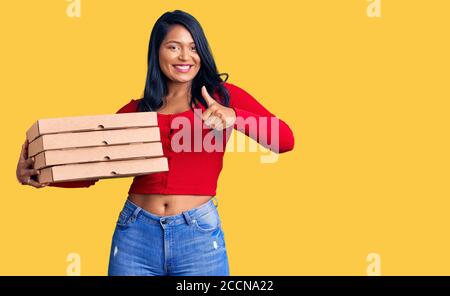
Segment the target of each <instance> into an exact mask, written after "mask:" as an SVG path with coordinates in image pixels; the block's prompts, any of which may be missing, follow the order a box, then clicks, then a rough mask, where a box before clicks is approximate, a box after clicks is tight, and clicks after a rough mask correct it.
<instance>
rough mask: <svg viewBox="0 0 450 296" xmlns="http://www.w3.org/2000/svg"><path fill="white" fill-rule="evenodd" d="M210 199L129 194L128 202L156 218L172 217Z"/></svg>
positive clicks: (208, 197)
mask: <svg viewBox="0 0 450 296" xmlns="http://www.w3.org/2000/svg"><path fill="white" fill-rule="evenodd" d="M211 198H212V196H210V195H179V194H177V195H168V194H130V195H129V196H128V200H130V201H131V202H132V203H134V204H136V205H137V206H139V207H141V208H142V209H144V210H146V211H147V212H150V213H152V214H154V215H158V216H173V215H178V214H181V213H182V212H184V211H188V210H191V209H193V208H196V207H198V206H200V205H202V204H204V203H206V202H207V201H209V200H210V199H211Z"/></svg>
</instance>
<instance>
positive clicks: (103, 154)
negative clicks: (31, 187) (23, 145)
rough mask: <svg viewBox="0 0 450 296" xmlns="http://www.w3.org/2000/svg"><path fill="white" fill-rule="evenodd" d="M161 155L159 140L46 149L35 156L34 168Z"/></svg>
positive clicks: (161, 149)
mask: <svg viewBox="0 0 450 296" xmlns="http://www.w3.org/2000/svg"><path fill="white" fill-rule="evenodd" d="M161 156H163V148H162V144H161V142H152V143H134V144H123V145H111V146H103V147H102V146H98V147H87V148H73V149H58V150H47V151H42V152H40V153H39V154H37V155H36V156H35V161H34V168H35V169H42V168H45V167H49V166H55V165H62V164H73V163H85V162H98V161H114V160H124V159H134V158H150V157H161Z"/></svg>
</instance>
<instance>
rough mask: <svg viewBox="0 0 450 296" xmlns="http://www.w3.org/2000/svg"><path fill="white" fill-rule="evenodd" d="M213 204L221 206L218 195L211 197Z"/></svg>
mask: <svg viewBox="0 0 450 296" xmlns="http://www.w3.org/2000/svg"><path fill="white" fill-rule="evenodd" d="M211 200H212V202H213V204H214V205H215V206H216V208H217V207H219V200H218V199H217V196H215V195H214V196H213V198H211Z"/></svg>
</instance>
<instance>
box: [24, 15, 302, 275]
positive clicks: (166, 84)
mask: <svg viewBox="0 0 450 296" xmlns="http://www.w3.org/2000/svg"><path fill="white" fill-rule="evenodd" d="M225 75H226V74H225ZM220 76H221V75H220V74H218V71H217V67H216V64H215V61H214V59H213V56H212V54H211V51H210V48H209V45H208V42H207V39H206V36H205V34H204V32H203V30H202V28H201V26H200V24H199V23H198V21H197V20H196V19H195V18H194V17H193V16H191V15H190V14H188V13H186V12H183V11H180V10H175V11H173V12H166V13H164V14H163V15H162V16H161V17H160V18H159V19H158V20H157V22H156V23H155V25H154V27H153V30H152V33H151V36H150V42H149V50H148V72H147V79H146V85H145V90H144V96H143V98H141V99H139V100H131V101H130V102H129V103H128V104H126V105H125V106H123V107H122V108H120V110H119V111H118V112H117V113H124V112H145V111H154V112H157V116H158V126H159V128H160V134H161V142H162V145H163V153H164V156H165V157H167V159H168V164H169V171H168V172H160V173H154V174H149V175H145V176H136V177H135V178H134V179H133V183H132V185H131V187H130V190H129V192H128V198H127V200H126V202H125V205H124V207H123V209H122V211H121V212H120V214H119V217H118V221H117V224H116V229H115V231H114V235H113V239H112V244H111V253H110V261H109V269H108V274H109V275H229V266H228V257H227V252H226V245H225V239H224V233H223V230H222V226H221V220H220V217H219V215H218V212H217V209H216V207H217V200H216V196H215V195H216V186H217V180H218V177H219V174H220V171H221V169H222V160H223V154H224V150H225V149H216V150H214V151H211V150H208V151H206V150H205V147H201V149H200V150H199V149H196V148H198V147H193V146H194V144H193V143H187V142H186V143H187V146H186V143H182V144H181V141H180V137H179V134H181V129H182V127H183V126H182V124H179V122H178V125H177V124H176V121H177V120H179V119H180V118H184V119H185V121H184V122H185V123H186V122H187V123H190V124H192V125H190V130H189V131H191V132H192V133H190V134H188V136H193V137H195V135H194V134H195V129H196V127H198V125H197V126H196V124H195V123H196V122H199V121H200V123H201V124H202V126H201V129H200V131H201V134H200V135H201V137H202V139H206V137H210V132H212V131H213V132H222V133H218V135H219V136H215V137H213V139H212V141H211V143H212V142H214V144H215V145H217V144H218V146H219V147H222V148H224V147H225V145H226V142H227V140H228V136H229V133H223V132H224V131H230V130H232V129H233V128H235V129H237V130H239V131H241V132H243V133H245V134H246V135H247V136H250V137H252V138H253V139H255V140H256V141H258V142H259V143H260V144H262V145H264V146H265V147H267V148H270V149H272V150H273V151H275V152H277V153H283V152H286V151H289V150H292V149H293V147H294V137H293V134H292V131H291V130H290V128H289V127H288V126H287V125H286V123H284V122H283V121H282V120H280V119H278V118H276V117H275V115H273V114H272V113H270V112H269V111H268V110H267V109H265V108H264V107H263V106H262V105H261V104H259V103H258V102H257V101H256V99H254V98H253V97H252V96H251V95H250V94H248V93H247V92H246V91H244V90H243V89H241V88H239V87H237V86H235V85H233V84H230V83H226V82H224V81H223V80H222V79H221V78H220ZM227 77H228V75H227ZM210 94H212V95H210ZM194 108H195V109H194ZM197 111H199V112H197ZM196 117H197V118H196ZM199 117H201V120H198V119H199ZM251 119H254V120H253V121H252V120H251ZM239 120H241V121H240V122H241V123H249V122H250V123H252V124H253V125H254V126H253V127H250V126H249V125H245V124H238V122H239ZM264 120H265V121H266V122H264ZM270 122H275V123H276V124H275V126H276V127H277V129H276V130H275V131H272V130H271V129H270V128H269V127H268V123H269V124H270ZM253 128H254V129H253ZM175 139H176V140H175ZM185 140H186V139H183V141H185ZM192 142H195V141H192ZM274 142H275V143H276V145H273V143H274ZM202 143H203V144H204V143H205V142H202ZM269 143H270V144H269ZM180 145H182V146H183V147H184V148H186V147H188V148H192V149H184V150H183V149H178V148H179V146H180ZM27 147H28V143H27V142H26V141H25V143H24V145H23V147H22V152H21V156H20V160H19V164H18V166H17V178H18V180H19V182H21V183H22V184H27V185H30V186H34V187H37V188H41V187H45V186H47V185H50V186H58V187H67V188H74V187H89V186H91V185H93V184H94V183H95V182H97V181H98V180H92V181H74V182H63V183H52V184H39V183H37V182H36V181H35V180H33V179H32V178H31V177H32V176H34V175H36V174H37V173H38V172H37V171H36V170H34V169H32V167H33V159H27V156H28V153H27ZM215 147H217V146H215ZM214 201H216V202H214Z"/></svg>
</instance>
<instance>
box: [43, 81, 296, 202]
mask: <svg viewBox="0 0 450 296" xmlns="http://www.w3.org/2000/svg"><path fill="white" fill-rule="evenodd" d="M224 86H225V87H226V88H227V89H228V91H229V93H230V104H229V107H230V108H232V109H233V110H234V111H235V112H236V118H237V120H236V122H235V124H234V126H233V127H229V128H228V129H227V130H228V131H229V132H231V129H232V128H234V129H236V130H238V131H240V132H243V133H245V134H246V135H247V136H249V137H251V138H252V139H254V140H255V141H257V142H258V143H259V144H261V145H263V146H264V147H266V148H269V149H271V150H272V151H274V152H277V153H283V152H287V151H290V150H292V149H293V148H294V136H293V133H292V131H291V129H290V128H289V126H288V125H287V124H286V123H285V122H284V121H282V120H281V119H278V118H277V117H276V116H275V115H274V114H272V113H270V112H269V111H268V110H267V109H266V108H264V106H262V105H261V104H260V103H259V102H258V101H257V100H256V99H255V98H253V97H252V96H251V95H250V94H249V93H247V92H246V91H245V90H243V89H241V88H239V87H238V86H236V85H233V84H231V83H226V82H225V83H224ZM213 97H214V98H218V97H219V96H218V95H217V93H216V92H215V93H214V95H213ZM216 100H217V99H216ZM217 101H218V102H219V103H220V100H217ZM138 103H139V100H131V101H130V102H129V103H128V104H126V105H125V106H123V107H122V108H120V110H119V111H117V113H128V112H137V107H138ZM195 108H197V109H201V112H204V111H205V110H206V108H205V107H203V105H201V104H198V105H196V106H195ZM194 110H195V109H194ZM197 112H199V114H200V115H201V112H200V111H196V113H197ZM157 117H158V126H159V128H160V135H161V143H162V146H163V153H164V156H165V157H167V160H168V165H169V171H167V172H158V173H152V174H148V175H143V176H135V177H134V179H133V183H132V184H131V187H130V189H129V191H128V193H129V194H189V195H211V196H214V195H215V194H216V187H217V180H218V178H219V174H220V171H221V170H222V162H223V156H224V151H225V146H226V143H227V141H228V139H229V134H230V133H225V130H224V132H223V133H222V136H221V137H220V136H219V137H217V138H216V137H211V136H207V135H208V134H211V132H214V131H212V130H211V129H209V128H208V129H207V128H206V126H205V128H202V124H201V122H202V121H201V119H199V117H198V116H197V114H194V111H193V110H191V109H189V110H187V111H184V112H181V113H177V114H160V113H158V114H157ZM179 117H184V119H183V118H181V121H180V118H179ZM195 117H197V119H195ZM252 117H253V118H254V120H253V118H252ZM175 118H178V119H177V122H183V121H182V120H185V121H184V122H185V123H186V121H189V123H190V125H189V126H190V128H191V130H190V132H191V135H192V137H191V139H192V140H191V142H192V143H190V144H189V145H191V147H192V149H184V151H180V149H173V147H172V146H173V145H171V140H172V138H173V137H174V136H175V137H177V138H176V139H177V143H180V144H182V145H183V144H184V143H183V141H184V139H182V137H180V135H178V136H177V131H180V130H181V129H184V130H185V127H184V125H183V123H181V124H178V125H175V126H174V125H172V126H171V123H172V121H173V120H174V119H175ZM239 118H240V119H242V120H243V122H250V121H252V120H253V122H254V123H255V126H254V127H256V129H255V128H252V127H250V126H249V125H243V124H239V123H238V122H239V121H238V119H239ZM198 122H200V130H201V134H200V135H201V137H202V140H204V139H205V137H208V139H210V140H209V141H210V143H212V144H216V145H217V142H216V141H219V144H218V145H219V146H220V145H222V146H221V147H223V149H216V150H214V149H205V148H204V147H203V145H200V150H199V149H198V146H197V149H196V148H195V147H194V142H196V141H195V138H194V137H195V136H194V129H195V126H197V127H198V125H196V123H198ZM241 122H242V121H241ZM271 122H275V123H276V124H275V125H274V126H275V127H277V126H278V128H279V130H278V145H276V146H274V145H272V142H271V139H272V137H273V136H276V133H277V130H276V129H275V130H274V129H273V127H271V125H270V124H271ZM197 131H198V130H197ZM184 134H186V133H184ZM197 135H199V133H197ZM197 138H198V136H197ZM211 138H212V139H211ZM180 139H181V140H180ZM222 140H223V141H222ZM201 142H202V143H203V141H201ZM205 142H206V141H205ZM196 143H197V144H198V143H199V141H197V142H196ZM275 143H276V141H275ZM219 146H215V147H219ZM184 147H187V146H184ZM217 150H219V151H217ZM97 181H98V180H87V181H70V182H59V183H51V184H49V186H55V187H66V188H75V187H89V186H91V185H94V184H95V183H96V182H97Z"/></svg>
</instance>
